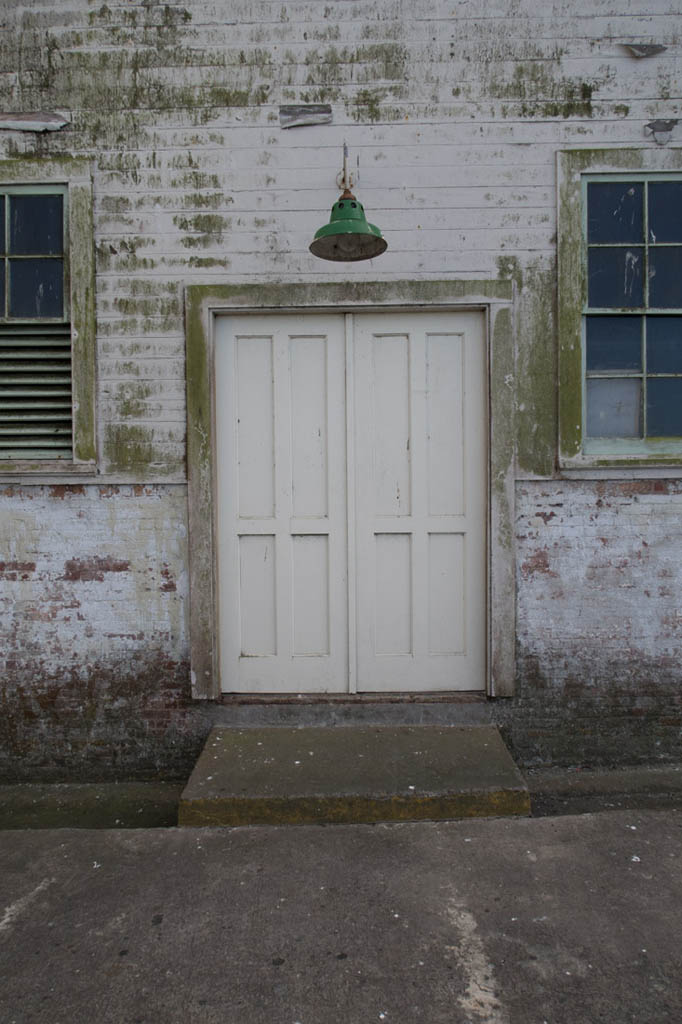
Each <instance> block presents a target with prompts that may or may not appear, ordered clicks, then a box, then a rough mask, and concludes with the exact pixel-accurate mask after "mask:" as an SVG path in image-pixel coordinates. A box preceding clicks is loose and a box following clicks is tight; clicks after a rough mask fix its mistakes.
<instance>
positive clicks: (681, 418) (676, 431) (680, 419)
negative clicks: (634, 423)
mask: <svg viewBox="0 0 682 1024" xmlns="http://www.w3.org/2000/svg"><path fill="white" fill-rule="evenodd" d="M646 415H647V434H648V436H649V437H682V378H680V377H662V378H658V379H654V380H649V382H648V385H647V406H646Z"/></svg>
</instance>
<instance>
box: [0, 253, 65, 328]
mask: <svg viewBox="0 0 682 1024" xmlns="http://www.w3.org/2000/svg"><path fill="white" fill-rule="evenodd" d="M9 280H10V284H9V315H10V316H22V317H36V316H37V317H42V316H54V317H56V316H63V315H64V262H63V260H10V278H9Z"/></svg>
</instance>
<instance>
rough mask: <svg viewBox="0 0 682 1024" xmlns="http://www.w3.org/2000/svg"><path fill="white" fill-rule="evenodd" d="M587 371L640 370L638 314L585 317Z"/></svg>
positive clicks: (640, 325) (640, 338) (640, 319)
mask: <svg viewBox="0 0 682 1024" xmlns="http://www.w3.org/2000/svg"><path fill="white" fill-rule="evenodd" d="M585 341H586V349H587V352H586V355H587V369H588V370H641V368H642V317H641V316H588V317H587V324H586V338H585Z"/></svg>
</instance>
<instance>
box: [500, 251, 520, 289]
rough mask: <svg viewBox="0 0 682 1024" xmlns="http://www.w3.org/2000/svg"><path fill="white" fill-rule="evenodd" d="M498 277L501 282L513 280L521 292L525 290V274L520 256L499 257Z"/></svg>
mask: <svg viewBox="0 0 682 1024" xmlns="http://www.w3.org/2000/svg"><path fill="white" fill-rule="evenodd" d="M496 263H497V276H498V277H499V278H500V280H501V281H505V280H511V281H513V282H514V284H515V285H516V287H517V288H518V289H519V291H520V290H521V289H522V288H523V272H522V270H521V263H520V260H519V258H518V256H498V257H497V260H496Z"/></svg>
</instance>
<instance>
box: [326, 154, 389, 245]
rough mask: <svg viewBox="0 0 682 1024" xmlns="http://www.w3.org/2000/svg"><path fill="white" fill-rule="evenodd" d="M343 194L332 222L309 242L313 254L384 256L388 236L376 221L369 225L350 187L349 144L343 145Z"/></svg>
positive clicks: (336, 205) (339, 179)
mask: <svg viewBox="0 0 682 1024" xmlns="http://www.w3.org/2000/svg"><path fill="white" fill-rule="evenodd" d="M337 184H338V185H339V188H342V189H343V192H342V194H341V195H340V196H339V198H338V199H337V201H336V202H335V203H334V205H333V206H332V212H331V217H330V218H329V223H328V224H325V225H324V227H321V228H320V229H319V231H316V232H315V237H314V238H313V240H312V242H311V243H310V251H311V253H312V254H313V256H319V258H320V259H322V260H334V261H336V262H339V263H354V262H357V261H358V260H371V259H372V258H373V257H374V256H381V254H382V252H385V251H386V249H387V248H388V246H387V243H386V239H385V238H383V237H382V235H381V231H380V230H379V228H378V227H377V226H376V224H370V223H368V221H367V218H366V217H365V209H364V207H363V205H362V203H360V202H358V200H357V199H356V198H355V196H354V195H353V193H352V192H351V188H352V187H353V179H352V176H351V174H350V173H349V171H348V146H347V145H346V143H345V142H344V144H343V171H342V173H341V175H340V176H339V177H338V178H337Z"/></svg>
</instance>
